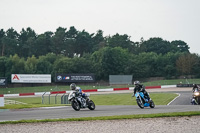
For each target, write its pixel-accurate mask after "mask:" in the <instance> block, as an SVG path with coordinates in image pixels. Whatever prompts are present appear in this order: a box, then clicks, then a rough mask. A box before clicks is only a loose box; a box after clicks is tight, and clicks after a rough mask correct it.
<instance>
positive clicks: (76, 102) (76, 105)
mask: <svg viewBox="0 0 200 133" xmlns="http://www.w3.org/2000/svg"><path fill="white" fill-rule="evenodd" d="M89 96H90V94H88V93H85V95H84V96H82V94H80V93H77V92H76V91H71V92H70V93H69V96H68V101H70V102H71V105H72V108H73V109H74V110H76V111H79V110H80V109H81V108H89V109H90V110H94V109H95V104H94V102H93V101H92V100H90V98H89Z"/></svg>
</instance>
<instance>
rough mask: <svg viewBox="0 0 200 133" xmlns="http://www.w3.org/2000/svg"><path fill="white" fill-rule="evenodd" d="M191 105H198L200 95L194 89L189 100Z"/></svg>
mask: <svg viewBox="0 0 200 133" xmlns="http://www.w3.org/2000/svg"><path fill="white" fill-rule="evenodd" d="M191 103H192V105H198V104H200V93H199V90H198V89H195V90H194V92H193V95H192V100H191Z"/></svg>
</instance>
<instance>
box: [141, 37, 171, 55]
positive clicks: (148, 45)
mask: <svg viewBox="0 0 200 133" xmlns="http://www.w3.org/2000/svg"><path fill="white" fill-rule="evenodd" d="M140 47H141V49H143V50H144V51H143V52H155V53H157V54H166V53H168V52H170V51H171V46H170V42H168V41H165V40H163V39H162V38H150V39H149V40H147V41H144V42H143V43H142V44H141V45H140Z"/></svg>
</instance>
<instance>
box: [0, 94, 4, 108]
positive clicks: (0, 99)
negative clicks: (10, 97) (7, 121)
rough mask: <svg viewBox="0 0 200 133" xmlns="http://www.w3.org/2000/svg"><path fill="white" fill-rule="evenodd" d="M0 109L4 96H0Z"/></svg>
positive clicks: (2, 105)
mask: <svg viewBox="0 0 200 133" xmlns="http://www.w3.org/2000/svg"><path fill="white" fill-rule="evenodd" d="M0 107H4V96H3V95H0Z"/></svg>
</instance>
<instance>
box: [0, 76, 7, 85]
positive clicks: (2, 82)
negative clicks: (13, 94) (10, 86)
mask: <svg viewBox="0 0 200 133" xmlns="http://www.w3.org/2000/svg"><path fill="white" fill-rule="evenodd" d="M0 86H7V78H5V77H0Z"/></svg>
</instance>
